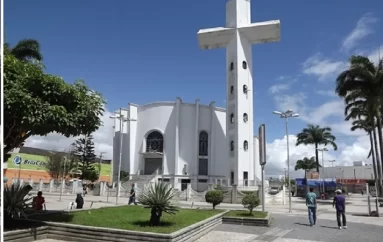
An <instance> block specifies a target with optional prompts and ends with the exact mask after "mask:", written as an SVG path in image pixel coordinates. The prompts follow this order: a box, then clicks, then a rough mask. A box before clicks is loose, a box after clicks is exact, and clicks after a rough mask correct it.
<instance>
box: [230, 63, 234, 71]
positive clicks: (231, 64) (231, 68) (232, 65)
mask: <svg viewBox="0 0 383 242" xmlns="http://www.w3.org/2000/svg"><path fill="white" fill-rule="evenodd" d="M232 70H234V63H233V62H231V63H230V71H232Z"/></svg>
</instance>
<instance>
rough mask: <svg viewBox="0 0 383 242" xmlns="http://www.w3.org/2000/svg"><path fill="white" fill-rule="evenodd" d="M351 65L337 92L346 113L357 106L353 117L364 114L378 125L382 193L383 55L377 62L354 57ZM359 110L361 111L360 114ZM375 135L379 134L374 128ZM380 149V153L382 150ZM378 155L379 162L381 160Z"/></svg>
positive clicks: (378, 172)
mask: <svg viewBox="0 0 383 242" xmlns="http://www.w3.org/2000/svg"><path fill="white" fill-rule="evenodd" d="M349 62H350V66H349V68H348V69H347V70H345V71H343V72H342V73H341V74H340V75H339V76H338V78H337V80H336V89H335V92H336V93H337V94H338V95H339V96H340V97H342V98H344V101H345V104H346V109H345V114H346V115H349V114H351V112H352V111H351V110H352V109H355V110H356V111H354V114H352V115H350V117H351V118H355V117H356V116H364V118H365V119H367V120H370V121H371V122H372V123H373V124H374V123H375V124H376V128H377V134H378V141H379V142H377V141H376V139H375V140H374V142H375V143H376V144H375V148H376V150H375V153H376V162H377V170H378V171H377V175H378V182H379V184H378V185H379V188H380V189H379V190H380V194H381V195H382V192H383V185H382V178H383V177H382V173H383V171H382V167H383V164H382V162H383V134H382V111H383V106H382V104H383V58H382V59H380V60H379V61H378V64H377V65H375V64H374V63H373V62H372V61H370V60H369V59H368V58H367V57H364V56H351V58H350V60H349ZM358 110H359V112H362V113H360V114H358ZM373 135H376V131H375V127H374V129H373ZM378 151H380V155H379V152H378ZM378 158H379V160H380V162H379V161H378Z"/></svg>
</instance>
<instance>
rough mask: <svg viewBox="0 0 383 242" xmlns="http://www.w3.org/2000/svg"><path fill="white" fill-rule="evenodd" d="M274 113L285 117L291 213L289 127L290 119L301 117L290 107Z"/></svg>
mask: <svg viewBox="0 0 383 242" xmlns="http://www.w3.org/2000/svg"><path fill="white" fill-rule="evenodd" d="M273 114H275V115H278V116H279V117H280V118H284V119H285V124H286V139H287V177H288V179H289V180H288V182H289V212H290V213H291V181H290V149H289V129H288V126H289V125H288V124H289V122H288V119H289V118H297V117H299V114H298V113H295V112H294V111H293V110H291V109H289V110H287V111H286V112H280V111H274V112H273Z"/></svg>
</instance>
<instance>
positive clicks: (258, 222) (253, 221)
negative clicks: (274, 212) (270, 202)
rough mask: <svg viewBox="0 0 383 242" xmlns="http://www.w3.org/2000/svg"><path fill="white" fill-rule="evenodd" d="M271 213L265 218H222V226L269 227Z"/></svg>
mask: <svg viewBox="0 0 383 242" xmlns="http://www.w3.org/2000/svg"><path fill="white" fill-rule="evenodd" d="M271 219H272V217H271V213H270V212H268V213H267V216H266V218H246V217H231V216H223V217H222V223H223V224H236V225H246V226H259V227H269V226H270V224H271Z"/></svg>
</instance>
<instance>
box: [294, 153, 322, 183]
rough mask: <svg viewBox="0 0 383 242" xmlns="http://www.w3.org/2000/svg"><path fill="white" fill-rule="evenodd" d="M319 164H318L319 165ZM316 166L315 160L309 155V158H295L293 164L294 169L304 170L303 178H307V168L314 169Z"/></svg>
mask: <svg viewBox="0 0 383 242" xmlns="http://www.w3.org/2000/svg"><path fill="white" fill-rule="evenodd" d="M319 166H320V165H319ZM316 167H317V164H316V162H315V157H314V156H313V157H311V158H310V159H309V158H307V157H305V158H303V159H302V160H297V163H296V165H295V170H296V171H297V170H304V171H305V180H306V178H307V172H308V171H309V170H312V169H315V168H316Z"/></svg>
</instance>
